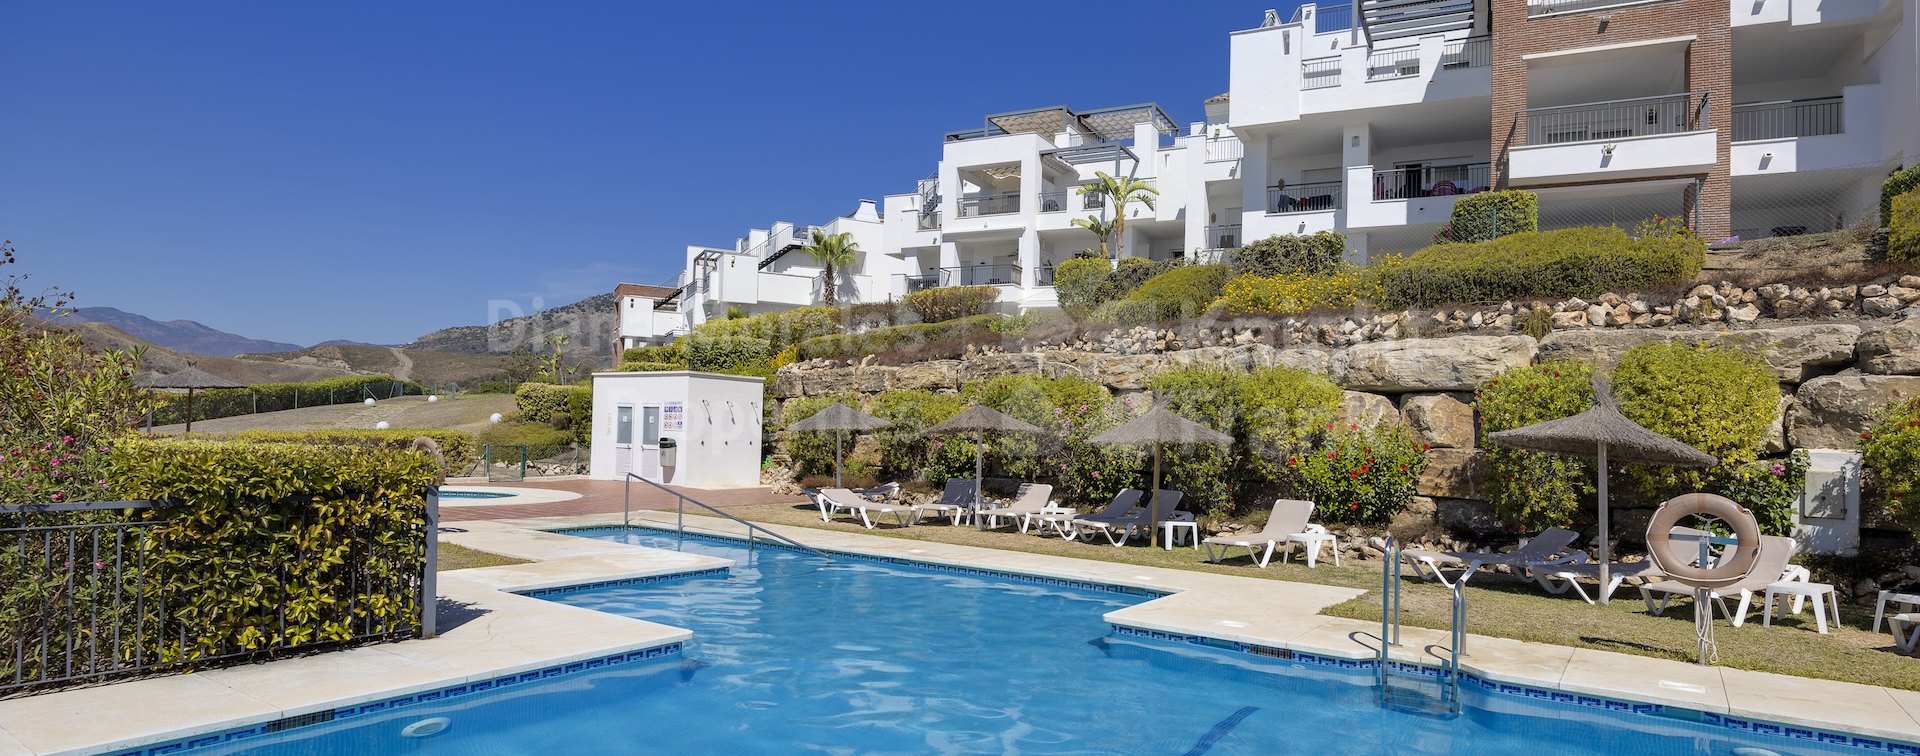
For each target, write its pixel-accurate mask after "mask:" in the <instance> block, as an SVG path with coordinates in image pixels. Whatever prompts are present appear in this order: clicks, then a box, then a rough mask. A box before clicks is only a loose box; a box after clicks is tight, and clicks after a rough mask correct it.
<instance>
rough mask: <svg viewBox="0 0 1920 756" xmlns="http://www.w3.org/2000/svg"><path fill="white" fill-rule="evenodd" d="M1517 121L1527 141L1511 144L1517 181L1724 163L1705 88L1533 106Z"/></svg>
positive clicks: (1643, 173) (1510, 167)
mask: <svg viewBox="0 0 1920 756" xmlns="http://www.w3.org/2000/svg"><path fill="white" fill-rule="evenodd" d="M1514 119H1515V124H1514V129H1515V131H1516V132H1517V133H1518V134H1519V135H1523V137H1524V139H1525V143H1524V144H1521V145H1516V146H1513V147H1509V148H1508V149H1507V177H1508V178H1509V179H1510V180H1511V182H1512V184H1513V185H1514V186H1533V185H1540V184H1549V183H1562V182H1568V181H1609V180H1619V179H1635V178H1655V177H1661V176H1675V175H1681V174H1687V173H1697V172H1702V171H1707V170H1711V169H1712V168H1713V166H1714V164H1715V163H1716V162H1717V161H1718V156H1717V150H1718V145H1719V135H1718V134H1716V133H1714V132H1713V130H1712V129H1711V127H1710V125H1709V124H1708V122H1707V94H1706V93H1704V92H1692V93H1686V94H1674V95H1660V96H1658V97H1640V98H1635V99H1630V100H1614V101H1611V102H1596V103H1584V104H1580V105H1564V106H1560V107H1552V108H1533V109H1530V110H1524V111H1521V112H1519V113H1516V114H1515V115H1514ZM1516 141H1518V140H1516Z"/></svg>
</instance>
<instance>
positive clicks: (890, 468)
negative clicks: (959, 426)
mask: <svg viewBox="0 0 1920 756" xmlns="http://www.w3.org/2000/svg"><path fill="white" fill-rule="evenodd" d="M962 409H965V405H964V404H963V403H962V402H961V401H960V397H959V396H958V395H956V394H938V393H934V392H932V391H923V390H918V389H895V390H893V391H883V392H881V393H879V394H875V395H874V396H873V397H872V398H870V399H868V400H867V412H869V413H872V414H873V416H874V417H878V418H880V419H882V420H885V421H887V422H889V423H892V424H893V425H892V426H891V427H887V428H881V429H880V430H878V431H874V434H873V435H874V438H875V439H876V440H878V441H879V442H880V466H879V468H880V472H881V474H882V475H883V476H884V477H886V478H888V479H891V480H916V479H924V480H926V481H927V482H929V483H935V484H938V483H939V482H940V481H944V480H946V479H947V478H948V477H956V476H958V474H959V473H961V472H962V471H965V473H966V475H967V477H971V475H972V470H973V442H972V440H971V439H961V438H929V437H927V436H925V435H922V431H925V430H926V429H927V428H930V427H933V426H934V425H936V424H938V423H940V422H941V421H943V420H946V419H947V418H950V417H953V416H954V415H957V414H960V410H962Z"/></svg>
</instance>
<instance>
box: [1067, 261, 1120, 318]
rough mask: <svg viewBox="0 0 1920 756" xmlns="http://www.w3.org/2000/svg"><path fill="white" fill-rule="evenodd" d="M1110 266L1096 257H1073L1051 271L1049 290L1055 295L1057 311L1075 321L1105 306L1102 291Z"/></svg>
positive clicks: (1109, 272) (1111, 270) (1111, 269)
mask: <svg viewBox="0 0 1920 756" xmlns="http://www.w3.org/2000/svg"><path fill="white" fill-rule="evenodd" d="M1112 272H1113V266H1112V265H1111V264H1109V263H1108V262H1107V261H1106V259H1104V258H1099V257H1075V258H1073V259H1071V260H1066V261H1063V262H1061V263H1060V265H1059V266H1057V267H1055V268H1054V269H1053V287H1054V290H1055V291H1057V292H1059V297H1060V308H1061V309H1063V310H1066V311H1067V313H1068V314H1070V315H1074V316H1075V317H1085V316H1086V315H1087V314H1088V313H1091V312H1092V311H1093V310H1094V308H1096V307H1099V306H1100V305H1102V304H1105V303H1106V301H1107V300H1106V298H1105V294H1104V290H1105V288H1106V285H1107V277H1108V275H1109V274H1111V273H1112Z"/></svg>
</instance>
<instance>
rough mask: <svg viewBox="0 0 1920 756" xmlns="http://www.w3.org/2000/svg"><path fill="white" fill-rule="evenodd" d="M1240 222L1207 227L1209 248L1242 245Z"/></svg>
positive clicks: (1226, 247)
mask: <svg viewBox="0 0 1920 756" xmlns="http://www.w3.org/2000/svg"><path fill="white" fill-rule="evenodd" d="M1240 239H1241V236H1240V224H1238V223H1221V224H1217V225H1212V226H1208V227H1207V249H1229V248H1232V247H1238V246H1240Z"/></svg>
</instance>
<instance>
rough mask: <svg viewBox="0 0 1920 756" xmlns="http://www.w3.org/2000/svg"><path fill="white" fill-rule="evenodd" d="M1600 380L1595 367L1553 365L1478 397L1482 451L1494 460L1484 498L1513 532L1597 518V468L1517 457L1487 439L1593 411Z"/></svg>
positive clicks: (1570, 460) (1498, 383)
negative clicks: (1594, 515) (1596, 379)
mask: <svg viewBox="0 0 1920 756" xmlns="http://www.w3.org/2000/svg"><path fill="white" fill-rule="evenodd" d="M1592 377H1593V367H1592V366H1591V365H1588V364H1586V363H1582V362H1570V361H1557V360H1549V361H1546V362H1542V363H1539V364H1537V365H1531V366H1528V367H1523V368H1515V369H1513V370H1508V371H1506V372H1504V373H1501V374H1500V375H1498V376H1495V377H1494V378H1492V379H1491V380H1488V381H1487V382H1486V383H1483V384H1481V385H1480V387H1479V390H1478V391H1477V392H1475V395H1474V411H1475V412H1477V413H1479V415H1480V433H1481V436H1480V448H1481V449H1483V450H1485V452H1486V455H1487V475H1486V478H1485V480H1483V481H1482V482H1481V490H1482V491H1483V492H1485V493H1486V495H1487V500H1488V502H1489V503H1490V504H1492V505H1493V513H1494V515H1495V516H1497V517H1499V518H1500V521H1501V522H1502V523H1504V524H1506V525H1507V526H1508V527H1510V528H1518V529H1520V530H1525V531H1528V532H1534V531H1538V530H1541V529H1544V528H1547V527H1553V526H1566V525H1572V524H1575V521H1576V520H1578V519H1580V518H1582V517H1584V516H1586V514H1585V513H1587V512H1590V511H1592V508H1593V506H1594V493H1595V489H1594V468H1593V461H1592V460H1586V459H1580V458H1577V457H1568V456H1563V455H1558V454H1548V453H1546V452H1536V451H1528V450H1525V449H1515V448H1513V447H1511V446H1502V445H1500V444H1496V443H1492V442H1489V441H1488V440H1487V438H1486V436H1487V434H1490V433H1496V432H1499V431H1504V430H1512V429H1514V428H1520V427H1525V426H1528V425H1532V424H1534V423H1542V422H1546V421H1548V420H1558V419H1560V418H1563V417H1572V416H1574V415H1578V414H1580V413H1581V412H1585V411H1586V410H1587V408H1589V407H1592V406H1593V386H1592V384H1591V382H1590V381H1591V379H1592Z"/></svg>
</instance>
